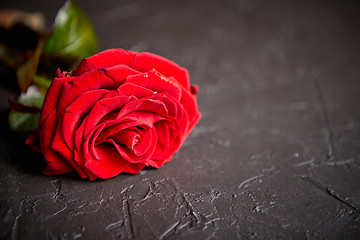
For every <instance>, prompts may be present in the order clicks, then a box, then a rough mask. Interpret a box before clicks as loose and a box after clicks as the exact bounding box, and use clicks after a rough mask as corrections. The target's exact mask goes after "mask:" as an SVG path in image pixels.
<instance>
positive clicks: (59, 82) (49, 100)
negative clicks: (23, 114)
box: [39, 77, 74, 126]
mask: <svg viewBox="0 0 360 240" xmlns="http://www.w3.org/2000/svg"><path fill="white" fill-rule="evenodd" d="M73 79H74V77H64V78H55V79H54V80H53V81H52V83H51V85H50V87H49V89H48V90H47V93H46V96H45V99H44V103H45V104H44V105H43V107H42V110H41V115H40V122H39V123H40V124H39V125H40V126H41V125H42V123H43V121H44V120H45V118H47V117H48V116H49V114H50V113H51V112H52V111H53V110H54V109H55V108H56V106H57V103H58V101H59V96H60V93H61V90H62V87H63V84H64V83H65V82H70V81H71V80H73Z"/></svg>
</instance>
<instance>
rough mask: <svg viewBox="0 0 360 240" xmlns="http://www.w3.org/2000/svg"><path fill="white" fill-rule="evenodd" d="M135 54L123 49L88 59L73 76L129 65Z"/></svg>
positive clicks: (112, 50) (106, 51) (108, 51)
mask: <svg viewBox="0 0 360 240" xmlns="http://www.w3.org/2000/svg"><path fill="white" fill-rule="evenodd" d="M135 54H136V53H135V52H132V51H125V50H123V49H109V50H105V51H103V52H100V53H98V54H96V55H94V56H91V57H88V58H86V59H84V60H82V62H81V63H80V64H79V66H78V67H77V68H76V69H75V70H74V71H73V72H72V75H73V76H80V75H81V74H84V73H86V72H89V71H91V70H94V69H99V68H108V67H112V66H115V65H119V64H125V65H128V64H129V63H130V62H131V60H132V59H133V58H134V56H135Z"/></svg>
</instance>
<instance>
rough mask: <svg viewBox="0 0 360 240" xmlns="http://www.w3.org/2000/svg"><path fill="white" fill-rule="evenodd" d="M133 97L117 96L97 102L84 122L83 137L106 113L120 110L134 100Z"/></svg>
mask: <svg viewBox="0 0 360 240" xmlns="http://www.w3.org/2000/svg"><path fill="white" fill-rule="evenodd" d="M135 99H136V98H135V97H133V96H130V97H129V96H117V97H114V98H105V99H101V100H100V101H98V102H97V103H96V104H95V105H94V107H93V108H92V109H91V112H90V114H89V117H88V118H87V120H86V125H85V129H84V134H85V137H86V136H87V135H88V134H89V132H90V131H91V129H92V128H94V127H95V126H96V125H97V124H98V122H99V121H100V120H101V119H102V118H103V117H104V116H105V115H106V114H108V113H110V112H111V111H113V110H115V109H121V108H123V107H124V105H125V104H127V103H129V102H131V101H133V102H134V100H135Z"/></svg>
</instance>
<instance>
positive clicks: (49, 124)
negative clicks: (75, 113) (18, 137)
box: [40, 110, 74, 175]
mask: <svg viewBox="0 0 360 240" xmlns="http://www.w3.org/2000/svg"><path fill="white" fill-rule="evenodd" d="M55 129H56V112H55V110H54V111H52V112H51V113H50V114H49V116H48V117H47V118H46V119H45V120H44V122H43V126H42V129H41V132H40V146H41V152H42V153H43V155H44V157H45V160H46V166H45V169H44V174H49V175H53V174H62V173H68V172H71V171H73V170H74V169H73V168H72V167H71V166H70V165H69V164H68V163H67V162H66V160H64V159H63V158H62V157H61V156H60V155H59V154H58V153H57V152H55V151H54V150H53V149H52V148H51V146H52V140H53V137H54V132H55Z"/></svg>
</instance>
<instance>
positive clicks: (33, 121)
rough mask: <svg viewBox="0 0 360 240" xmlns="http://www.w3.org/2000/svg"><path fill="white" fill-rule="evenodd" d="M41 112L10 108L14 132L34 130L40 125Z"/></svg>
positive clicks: (10, 118)
mask: <svg viewBox="0 0 360 240" xmlns="http://www.w3.org/2000/svg"><path fill="white" fill-rule="evenodd" d="M39 119H40V113H24V112H16V111H15V110H10V112H9V124H10V129H11V130H12V131H14V132H30V131H34V130H35V129H36V128H37V127H38V125H39Z"/></svg>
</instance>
